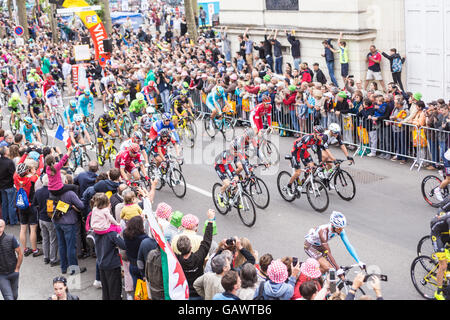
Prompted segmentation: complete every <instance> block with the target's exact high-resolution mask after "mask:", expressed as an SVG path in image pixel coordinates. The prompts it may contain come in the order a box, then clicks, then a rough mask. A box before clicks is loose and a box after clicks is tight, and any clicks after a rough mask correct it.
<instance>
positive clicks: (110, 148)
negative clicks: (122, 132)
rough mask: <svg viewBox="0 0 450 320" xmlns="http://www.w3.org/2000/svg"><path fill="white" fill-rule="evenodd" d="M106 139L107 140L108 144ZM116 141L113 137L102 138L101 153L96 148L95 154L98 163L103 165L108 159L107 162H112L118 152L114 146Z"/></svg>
mask: <svg viewBox="0 0 450 320" xmlns="http://www.w3.org/2000/svg"><path fill="white" fill-rule="evenodd" d="M106 140H108V145H107V142H106ZM115 141H116V138H115V137H111V136H106V137H104V138H103V149H102V153H101V154H99V153H98V148H96V154H97V159H98V162H99V164H100V165H101V166H102V167H103V166H104V165H105V161H106V160H108V161H109V164H110V165H111V164H114V161H115V159H116V156H117V154H118V153H119V152H118V151H117V149H116V147H115V146H114V143H115Z"/></svg>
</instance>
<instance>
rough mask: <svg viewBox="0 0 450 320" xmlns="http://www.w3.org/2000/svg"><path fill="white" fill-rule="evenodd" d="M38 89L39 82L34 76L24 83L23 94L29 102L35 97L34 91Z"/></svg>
mask: <svg viewBox="0 0 450 320" xmlns="http://www.w3.org/2000/svg"><path fill="white" fill-rule="evenodd" d="M38 91H40V89H39V84H38V83H37V82H36V80H35V79H34V78H30V79H28V82H27V84H26V85H25V95H26V97H27V102H28V104H30V102H31V100H33V99H34V98H36V93H37V92H38Z"/></svg>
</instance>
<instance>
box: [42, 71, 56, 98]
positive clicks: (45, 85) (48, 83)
mask: <svg viewBox="0 0 450 320" xmlns="http://www.w3.org/2000/svg"><path fill="white" fill-rule="evenodd" d="M54 85H56V82H55V80H53V77H52V75H51V74H50V73H49V74H47V77H46V78H45V81H44V83H42V92H43V93H44V96H45V94H46V92H47V90H49V89H50V88H51V87H53V86H54Z"/></svg>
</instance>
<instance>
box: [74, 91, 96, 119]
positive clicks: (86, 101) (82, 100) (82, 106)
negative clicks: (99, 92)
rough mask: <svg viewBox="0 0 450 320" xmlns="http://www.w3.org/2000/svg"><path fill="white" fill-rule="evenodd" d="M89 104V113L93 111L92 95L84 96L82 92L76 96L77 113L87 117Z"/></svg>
mask: <svg viewBox="0 0 450 320" xmlns="http://www.w3.org/2000/svg"><path fill="white" fill-rule="evenodd" d="M89 105H91V113H92V114H93V113H94V98H92V95H90V96H89V98H86V96H85V95H84V94H82V95H80V96H79V97H78V104H77V109H78V112H79V113H82V114H83V115H84V116H85V117H89V110H88V107H89Z"/></svg>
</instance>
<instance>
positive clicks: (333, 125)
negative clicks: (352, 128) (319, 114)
mask: <svg viewBox="0 0 450 320" xmlns="http://www.w3.org/2000/svg"><path fill="white" fill-rule="evenodd" d="M328 129H330V131H331V132H333V133H335V134H337V133H340V132H341V127H340V126H339V125H338V124H337V123H331V124H330V126H329V127H328Z"/></svg>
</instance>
